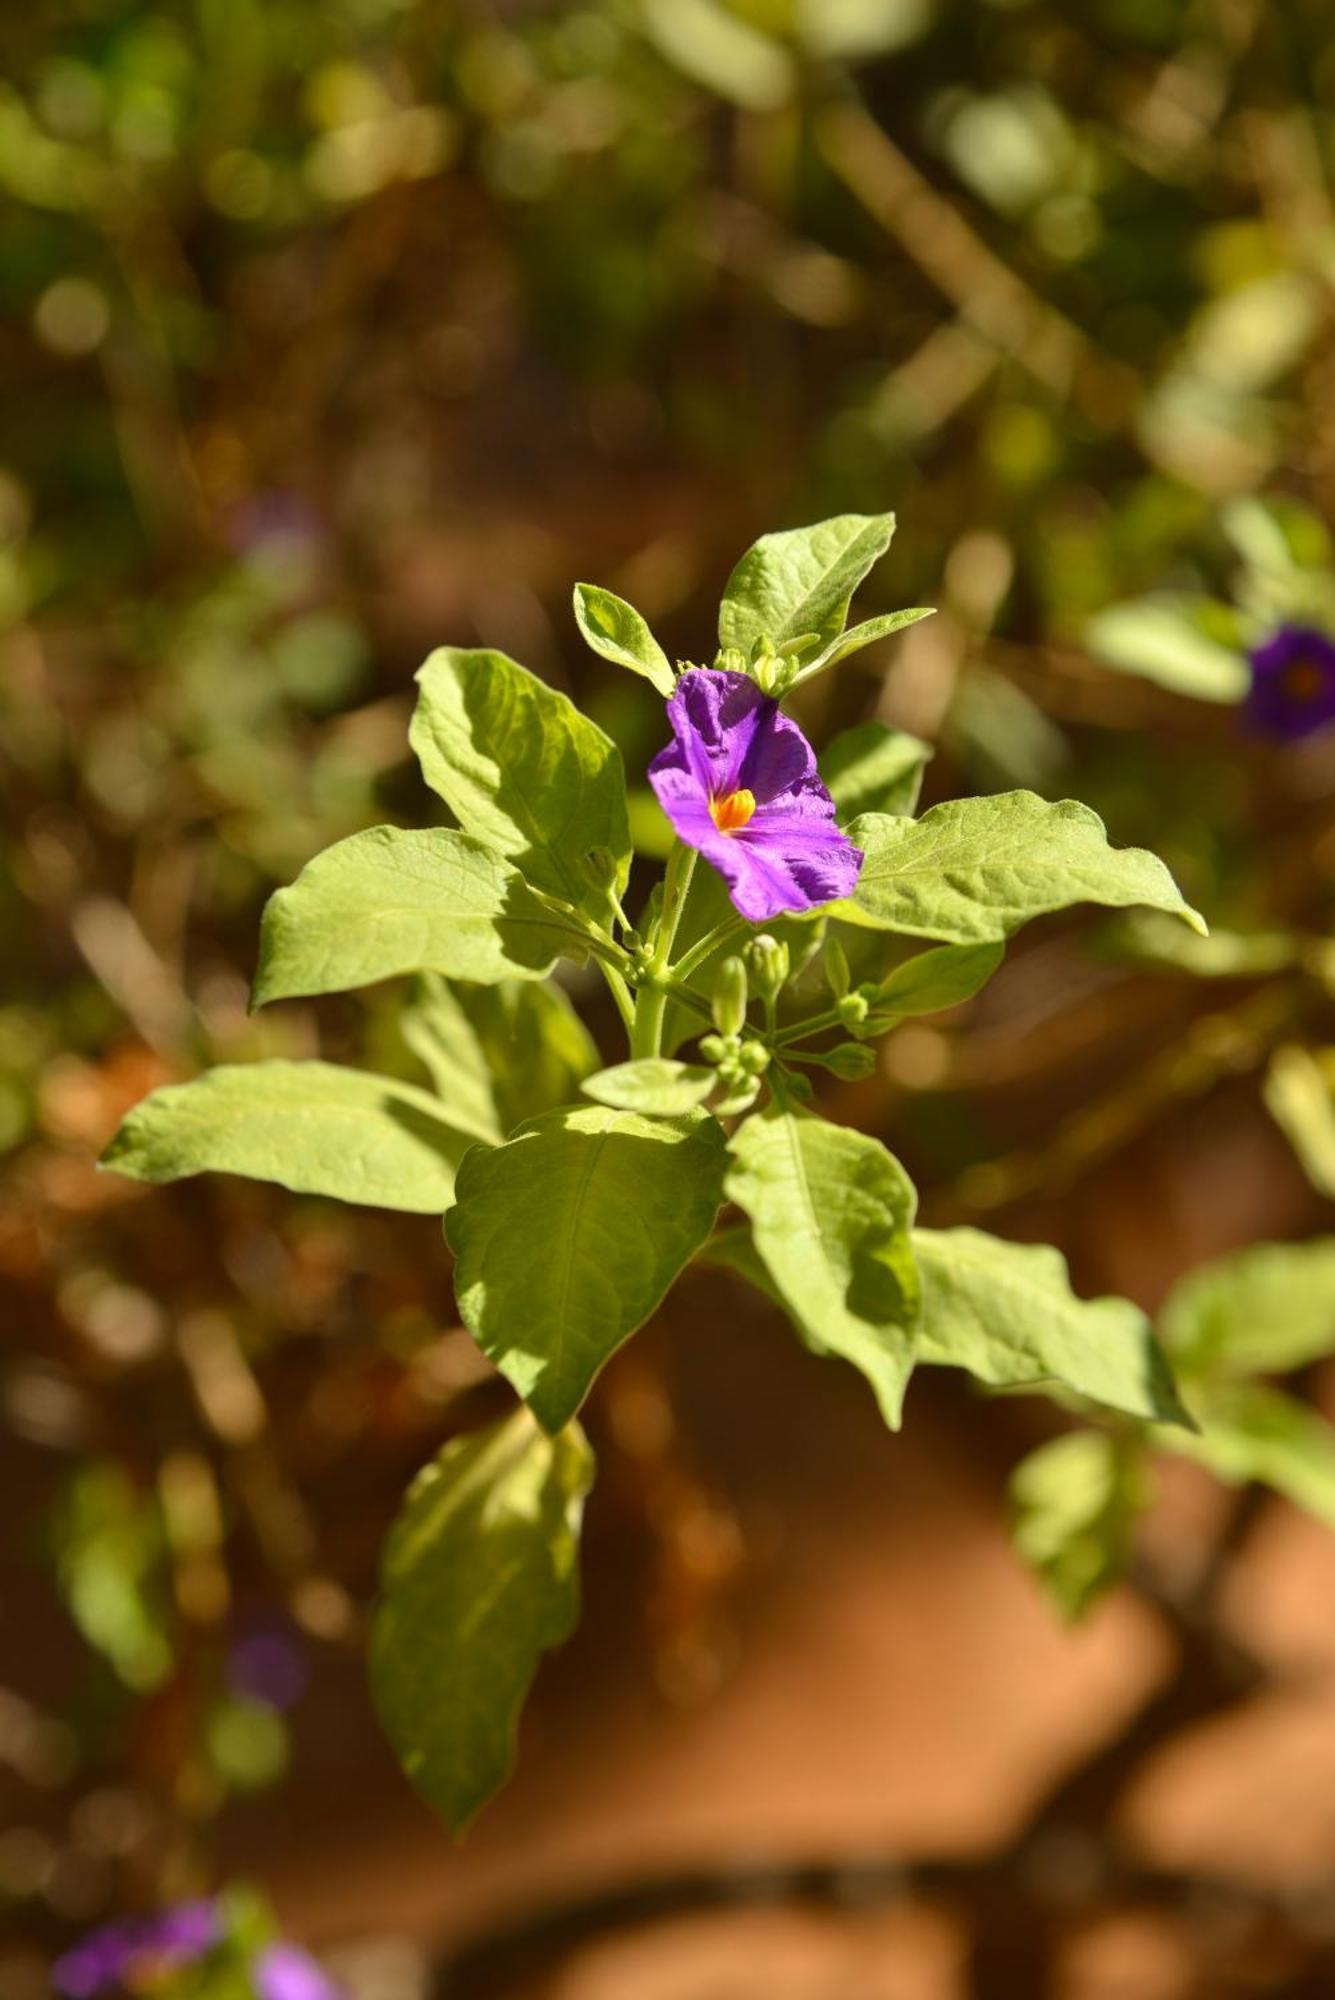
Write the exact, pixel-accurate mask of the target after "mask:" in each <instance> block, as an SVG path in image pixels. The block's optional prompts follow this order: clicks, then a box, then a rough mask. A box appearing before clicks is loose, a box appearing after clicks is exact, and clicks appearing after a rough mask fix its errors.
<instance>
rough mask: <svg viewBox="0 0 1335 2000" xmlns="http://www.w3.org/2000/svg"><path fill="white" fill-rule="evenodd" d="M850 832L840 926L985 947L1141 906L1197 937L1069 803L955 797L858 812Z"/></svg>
mask: <svg viewBox="0 0 1335 2000" xmlns="http://www.w3.org/2000/svg"><path fill="white" fill-rule="evenodd" d="M848 832H849V837H850V839H851V840H852V841H853V842H854V844H855V845H856V846H858V847H860V848H862V849H863V851H864V852H865V854H866V857H867V858H866V861H865V862H864V864H863V868H862V874H861V876H860V877H859V880H858V886H857V891H856V893H855V895H854V896H853V897H852V899H851V900H850V901H848V902H845V903H837V904H835V905H833V907H832V908H831V910H830V911H829V912H828V913H827V914H830V915H833V916H837V917H839V918H841V919H843V920H844V921H845V922H849V923H862V924H869V925H871V926H872V927H873V928H874V929H878V930H892V931H903V932H907V933H909V934H910V935H913V936H917V937H933V938H941V939H942V940H943V941H945V942H946V943H948V944H983V943H985V942H986V941H988V940H989V939H996V938H1007V937H1010V936H1011V934H1012V933H1013V932H1014V931H1017V930H1018V929H1019V928H1020V926H1021V925H1022V924H1026V923H1028V922H1029V920H1030V918H1031V917H1037V916H1042V915H1043V914H1044V913H1045V912H1046V911H1049V910H1064V909H1068V908H1070V906H1071V905H1072V904H1075V903H1103V904H1105V905H1107V906H1109V907H1111V908H1124V907H1126V906H1127V905H1130V904H1137V903H1140V904H1144V905H1146V906H1147V907H1148V908H1150V909H1156V910H1167V911H1169V912H1170V913H1172V914H1173V915H1175V916H1180V917H1182V918H1184V919H1185V921H1186V922H1187V923H1189V924H1191V925H1192V926H1193V928H1195V929H1196V930H1199V931H1204V929H1205V925H1204V922H1203V920H1202V918H1201V917H1200V916H1198V914H1197V913H1196V911H1195V910H1193V909H1191V908H1190V906H1189V905H1188V904H1187V903H1186V902H1184V901H1183V898H1182V895H1181V892H1180V891H1179V889H1178V887H1177V885H1176V883H1175V882H1174V881H1173V878H1172V876H1171V875H1170V874H1169V873H1168V870H1167V869H1166V868H1165V867H1164V865H1163V863H1162V861H1160V860H1159V859H1158V858H1157V856H1155V855H1153V854H1148V853H1146V852H1145V850H1144V849H1143V848H1138V847H1110V846H1109V845H1108V836H1107V833H1106V831H1105V829H1104V825H1103V821H1102V820H1101V819H1100V818H1099V817H1098V814H1097V813H1092V812H1091V811H1090V810H1089V808H1088V806H1082V805H1077V804H1076V803H1075V802H1074V800H1071V799H1065V800H1063V801H1061V803H1059V804H1057V805H1053V804H1050V803H1049V802H1048V801H1047V800H1046V799H1041V798H1039V797H1038V795H1037V794H1036V793H1034V792H1002V793H999V794H997V795H996V796H995V797H992V798H981V799H952V800H950V801H949V802H948V803H947V804H945V805H939V806H933V807H932V809H931V811H930V812H927V813H924V814H923V816H922V818H921V819H919V820H909V819H896V818H889V817H886V816H884V815H882V814H879V813H866V814H864V815H863V817H862V818H861V819H857V820H854V822H853V824H852V826H851V827H850V828H849V829H848Z"/></svg>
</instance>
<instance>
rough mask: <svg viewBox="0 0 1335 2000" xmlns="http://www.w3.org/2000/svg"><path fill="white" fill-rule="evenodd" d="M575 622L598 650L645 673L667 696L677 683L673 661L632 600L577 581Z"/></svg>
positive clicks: (606, 658) (659, 690)
mask: <svg viewBox="0 0 1335 2000" xmlns="http://www.w3.org/2000/svg"><path fill="white" fill-rule="evenodd" d="M575 623H576V624H577V625H578V626H579V629H580V631H581V632H582V633H583V634H584V638H585V641H586V643H587V644H588V645H590V646H592V648H593V650H594V652H595V653H600V654H601V655H602V657H603V659H605V660H612V661H614V662H615V663H616V665H617V666H619V667H629V668H630V670H631V672H632V673H633V674H643V676H644V678H645V679H646V680H647V681H652V683H653V685H654V686H655V687H656V688H657V689H658V692H659V693H660V694H661V695H662V696H663V697H664V698H665V699H666V697H667V696H668V695H670V694H671V693H672V690H673V688H674V687H675V686H676V685H677V676H676V675H675V674H674V673H673V671H672V662H671V661H670V660H669V659H668V656H667V654H666V653H665V652H664V651H663V648H662V647H661V646H660V645H659V643H658V641H657V639H655V637H654V635H653V633H652V632H651V631H650V630H649V627H648V625H647V624H646V623H645V621H644V619H643V618H641V616H640V614H639V612H638V611H637V610H636V609H635V606H634V605H633V604H627V602H626V600H625V598H624V597H617V596H616V595H615V593H614V592H613V591H610V590H603V589H601V588H600V587H599V586H598V585H597V584H596V583H577V584H576V585H575Z"/></svg>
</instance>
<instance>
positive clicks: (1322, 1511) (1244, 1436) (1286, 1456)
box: [1157, 1382, 1335, 1528]
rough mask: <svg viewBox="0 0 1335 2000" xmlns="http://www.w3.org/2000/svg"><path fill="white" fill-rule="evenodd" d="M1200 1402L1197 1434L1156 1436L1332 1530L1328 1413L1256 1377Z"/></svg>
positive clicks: (1332, 1432)
mask: <svg viewBox="0 0 1335 2000" xmlns="http://www.w3.org/2000/svg"><path fill="white" fill-rule="evenodd" d="M1195 1407H1196V1414H1197V1416H1198V1417H1199V1419H1200V1431H1199V1433H1198V1434H1197V1435H1195V1436H1187V1435H1184V1434H1183V1433H1182V1432H1179V1431H1172V1432H1169V1433H1165V1434H1163V1435H1162V1436H1160V1437H1159V1438H1158V1440H1157V1441H1158V1442H1159V1443H1160V1444H1162V1445H1165V1446H1166V1447H1167V1448H1168V1449H1170V1450H1172V1451H1174V1452H1177V1453H1178V1454H1179V1455H1180V1456H1182V1457H1185V1458H1191V1459H1194V1460H1195V1461H1196V1463H1197V1464H1198V1465H1204V1466H1206V1467H1208V1469H1209V1470H1210V1471H1211V1472H1213V1473H1214V1474H1215V1476H1216V1478H1218V1479H1224V1480H1227V1481H1228V1482H1229V1484H1230V1485H1235V1486H1241V1485H1245V1484H1247V1483H1248V1482H1254V1483H1255V1484H1256V1485H1258V1486H1268V1487H1270V1489H1271V1491H1272V1492H1275V1493H1280V1494H1283V1496H1284V1498H1285V1499H1286V1500H1291V1501H1292V1502H1293V1504H1294V1506H1295V1507H1301V1508H1302V1509H1303V1510H1304V1512H1306V1513H1308V1514H1314V1515H1315V1516H1316V1518H1317V1519H1318V1520H1319V1521H1324V1522H1325V1524H1326V1526H1327V1527H1330V1528H1335V1428H1332V1426H1331V1425H1330V1424H1329V1423H1327V1421H1326V1419H1325V1418H1324V1417H1322V1416H1319V1415H1318V1414H1317V1412H1316V1411H1315V1410H1310V1409H1308V1407H1307V1405H1306V1404H1305V1403H1300V1402H1299V1401H1298V1399H1297V1397H1296V1396H1286V1395H1285V1394H1284V1393H1283V1392H1282V1391H1281V1390H1279V1389H1269V1388H1265V1387H1263V1386H1262V1385H1261V1384H1259V1383H1255V1382H1249V1383H1245V1384H1243V1383H1238V1384H1236V1385H1234V1386H1231V1387H1229V1388H1227V1389H1223V1390H1218V1391H1213V1392H1211V1394H1210V1395H1209V1397H1208V1398H1205V1399H1202V1400H1201V1401H1199V1402H1198V1403H1197V1404H1196V1406H1195Z"/></svg>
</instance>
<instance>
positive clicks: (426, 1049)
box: [399, 972, 542, 1145]
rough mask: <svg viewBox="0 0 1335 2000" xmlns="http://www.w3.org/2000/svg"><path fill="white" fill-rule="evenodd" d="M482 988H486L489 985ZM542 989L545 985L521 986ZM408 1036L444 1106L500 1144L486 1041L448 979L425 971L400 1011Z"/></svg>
mask: <svg viewBox="0 0 1335 2000" xmlns="http://www.w3.org/2000/svg"><path fill="white" fill-rule="evenodd" d="M476 990H477V991H478V992H483V993H485V992H486V991H488V989H487V988H486V987H479V988H477V989H476ZM520 990H521V991H533V992H537V993H540V992H541V991H542V988H541V987H540V986H538V987H533V988H521V989H520ZM399 1027H400V1029H401V1030H402V1033H403V1039H404V1041H405V1042H406V1043H407V1044H408V1047H409V1048H410V1049H411V1050H412V1052H413V1054H414V1055H415V1056H416V1057H417V1060H418V1061H419V1062H420V1063H421V1065H422V1067H423V1068H424V1069H425V1070H426V1071H427V1074H428V1075H429V1076H430V1078H431V1081H432V1084H433V1086H434V1087H435V1091H436V1095H437V1096H438V1097H439V1098H440V1100H441V1106H442V1110H445V1111H447V1112H448V1114H449V1116H450V1117H451V1118H452V1119H453V1121H454V1123H455V1124H456V1125H457V1126H458V1127H459V1129H460V1130H461V1131H463V1132H471V1133H473V1135H474V1136H475V1137H476V1138H478V1139H482V1140H483V1141H485V1142H486V1143H487V1144H488V1145H499V1144H500V1142H501V1140H502V1139H503V1138H504V1137H505V1132H504V1130H503V1128H502V1126H501V1121H500V1117H499V1115H498V1113H497V1110H496V1095H495V1092H494V1090H493V1089H492V1081H491V1070H490V1067H489V1065H488V1062H487V1058H486V1054H485V1052H484V1051H483V1047H482V1043H481V1041H480V1040H479V1038H478V1036H477V1034H476V1032H475V1031H474V1028H473V1024H472V1022H471V1021H470V1020H469V1018H468V1016H467V1014H466V1013H465V1012H464V1009H463V1007H462V1005H461V1004H460V1001H459V998H458V995H457V994H456V992H455V990H454V988H453V987H452V986H451V985H450V984H449V982H448V980H445V979H442V978H441V977H440V976H439V974H438V973H434V972H425V973H423V974H422V977H421V978H420V979H419V980H418V981H417V982H416V984H415V987H414V990H413V996H412V999H411V1000H410V1001H409V1003H408V1005H407V1006H406V1007H405V1008H404V1010H403V1013H402V1014H401V1015H400V1017H399Z"/></svg>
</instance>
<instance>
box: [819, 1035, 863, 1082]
mask: <svg viewBox="0 0 1335 2000" xmlns="http://www.w3.org/2000/svg"><path fill="white" fill-rule="evenodd" d="M821 1063H822V1065H823V1067H824V1068H825V1069H827V1070H829V1072H830V1074H831V1076H838V1077H842V1078H843V1080H844V1082H845V1083H857V1082H860V1081H861V1079H862V1078H863V1077H864V1076H870V1075H871V1073H872V1071H873V1070H874V1069H875V1067H876V1051H875V1049H869V1048H868V1047H867V1045H866V1043H865V1042H841V1043H840V1044H839V1046H838V1048H837V1049H831V1050H830V1051H829V1053H828V1054H826V1055H823V1056H822V1057H821Z"/></svg>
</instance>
